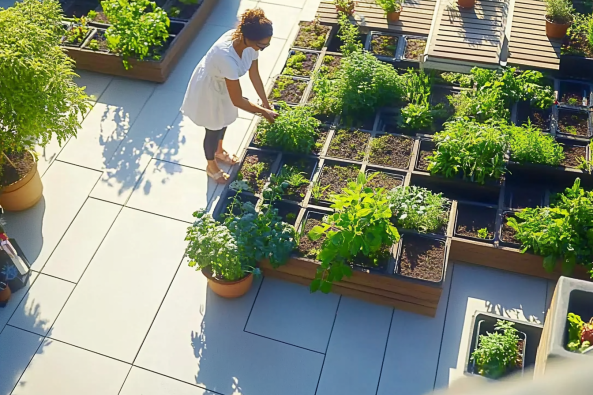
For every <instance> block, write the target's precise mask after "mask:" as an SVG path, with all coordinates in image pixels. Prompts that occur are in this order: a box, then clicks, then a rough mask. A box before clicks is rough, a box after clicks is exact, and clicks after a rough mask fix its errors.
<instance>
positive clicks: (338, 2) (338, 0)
mask: <svg viewBox="0 0 593 395" xmlns="http://www.w3.org/2000/svg"><path fill="white" fill-rule="evenodd" d="M333 1H334V5H335V6H336V11H338V14H346V15H348V16H350V15H352V14H354V7H355V5H356V2H354V1H353V0H333Z"/></svg>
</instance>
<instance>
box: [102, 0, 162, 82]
mask: <svg viewBox="0 0 593 395" xmlns="http://www.w3.org/2000/svg"><path fill="white" fill-rule="evenodd" d="M101 6H102V7H103V12H104V13H105V16H106V17H107V19H108V20H109V22H110V23H111V26H110V27H109V28H108V29H107V31H106V32H105V36H106V37H107V43H108V45H109V49H110V51H111V52H114V53H117V54H119V55H121V56H122V59H123V64H124V67H125V68H126V70H127V69H129V68H130V67H131V66H130V62H129V59H130V58H136V59H139V60H143V59H144V58H147V57H155V56H157V57H158V55H157V53H156V52H155V51H156V50H158V48H159V47H161V46H162V45H163V44H164V43H165V41H166V40H167V38H168V37H169V25H170V22H169V17H168V16H167V13H166V12H165V11H164V10H163V9H162V8H160V7H157V5H156V3H155V2H152V1H149V0H103V1H101Z"/></svg>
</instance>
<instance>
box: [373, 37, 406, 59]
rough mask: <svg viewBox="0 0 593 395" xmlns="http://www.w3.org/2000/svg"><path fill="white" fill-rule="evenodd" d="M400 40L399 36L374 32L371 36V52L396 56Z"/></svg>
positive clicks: (391, 56)
mask: <svg viewBox="0 0 593 395" xmlns="http://www.w3.org/2000/svg"><path fill="white" fill-rule="evenodd" d="M398 40H399V37H394V36H383V35H380V34H373V36H372V37H371V52H372V53H373V54H374V55H379V56H385V57H388V58H394V57H395V50H396V49H397V42H398Z"/></svg>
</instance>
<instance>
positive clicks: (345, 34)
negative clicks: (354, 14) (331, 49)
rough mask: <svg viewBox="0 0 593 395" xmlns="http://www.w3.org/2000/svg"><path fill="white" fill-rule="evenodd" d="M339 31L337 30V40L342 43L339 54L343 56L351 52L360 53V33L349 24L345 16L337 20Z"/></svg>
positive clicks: (355, 27)
mask: <svg viewBox="0 0 593 395" xmlns="http://www.w3.org/2000/svg"><path fill="white" fill-rule="evenodd" d="M338 24H339V26H340V29H339V30H338V38H339V39H340V40H341V41H342V46H340V52H342V53H343V54H344V55H349V54H351V53H352V52H360V51H362V42H360V31H359V30H358V26H356V25H355V24H353V23H352V22H350V20H349V19H348V17H347V16H346V15H341V16H340V18H339V19H338Z"/></svg>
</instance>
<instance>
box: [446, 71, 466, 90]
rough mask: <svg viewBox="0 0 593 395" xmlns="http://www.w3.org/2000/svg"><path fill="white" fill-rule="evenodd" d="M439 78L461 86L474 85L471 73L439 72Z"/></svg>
mask: <svg viewBox="0 0 593 395" xmlns="http://www.w3.org/2000/svg"><path fill="white" fill-rule="evenodd" d="M441 78H442V79H443V80H445V81H447V82H448V83H450V84H458V85H459V86H460V87H462V88H473V86H474V80H473V78H472V76H471V74H461V73H441Z"/></svg>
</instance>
